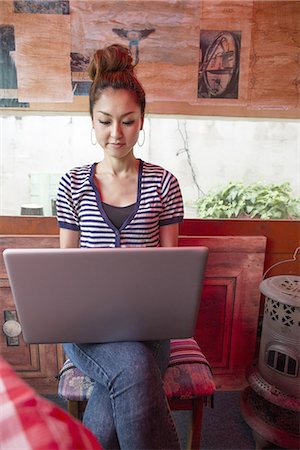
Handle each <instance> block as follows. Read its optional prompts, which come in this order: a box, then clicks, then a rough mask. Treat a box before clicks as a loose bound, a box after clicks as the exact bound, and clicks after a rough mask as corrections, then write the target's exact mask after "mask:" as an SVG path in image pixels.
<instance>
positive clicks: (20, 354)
mask: <svg viewBox="0 0 300 450" xmlns="http://www.w3.org/2000/svg"><path fill="white" fill-rule="evenodd" d="M179 244H180V245H181V246H198V245H204V246H207V247H208V248H209V258H208V265H207V270H206V275H205V285H204V290H203V295H202V299H201V304H200V311H199V316H198V320H197V325H196V331H195V338H196V339H197V341H198V342H199V344H200V345H201V347H202V349H203V351H204V352H205V354H206V355H207V357H208V359H209V361H210V363H211V366H212V369H213V373H214V379H215V382H216V385H217V387H218V389H222V390H232V389H241V388H242V387H244V386H245V385H246V378H245V371H246V369H247V368H248V367H249V366H250V365H251V363H252V361H253V358H254V353H255V345H256V331H257V322H258V314H259V302H260V300H259V297H260V295H259V288H258V286H259V281H260V279H261V275H262V270H263V262H264V251H265V244H266V239H265V238H264V237H261V236H259V237H255V236H252V237H242V236H238V237H234V236H229V237H226V236H221V237H216V236H215V237H214V236H211V237H203V238H201V237H197V238H195V237H181V238H180V242H179ZM57 246H58V237H57V236H55V235H52V236H42V235H41V236H39V235H35V236H30V235H27V236H25V235H15V236H13V235H7V236H4V235H2V236H0V253H1V257H0V279H1V280H2V281H1V283H2V284H0V294H1V314H2V317H3V310H5V309H9V310H13V309H15V308H14V304H13V299H12V295H11V292H10V289H9V286H8V280H7V275H6V271H5V267H4V262H3V257H2V252H3V250H4V249H5V248H26V247H50V248H51V247H57ZM199 301H200V299H199ZM2 320H3V319H2ZM2 325H3V323H2V324H1V326H2ZM0 352H1V354H3V355H4V357H5V358H6V359H7V360H8V361H9V362H10V363H11V364H12V365H13V367H14V368H15V369H16V370H17V371H19V372H20V374H21V375H22V376H24V378H26V380H27V381H28V382H29V383H30V384H31V385H32V386H34V387H35V388H36V389H37V390H38V391H39V392H43V393H55V392H56V389H57V380H56V379H55V375H56V374H57V372H58V370H59V368H60V366H61V365H62V360H63V352H62V347H61V346H60V345H53V344H52V345H51V344H49V345H27V344H25V343H24V341H23V339H22V338H20V342H19V345H16V346H8V345H7V342H6V337H5V335H4V334H3V333H2V334H0Z"/></svg>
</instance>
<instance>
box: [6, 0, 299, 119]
mask: <svg viewBox="0 0 300 450" xmlns="http://www.w3.org/2000/svg"><path fill="white" fill-rule="evenodd" d="M24 3H26V2H22V1H21V0H20V1H18V2H13V1H12V0H6V1H3V2H0V17H1V20H0V38H1V40H2V43H3V46H2V52H4V53H3V55H2V56H3V57H4V56H5V58H4V59H2V61H4V60H5V61H6V62H5V63H2V66H0V107H1V106H2V109H3V110H7V108H8V109H15V108H17V109H20V108H21V109H22V110H34V111H36V110H49V111H87V110H88V104H87V103H88V102H87V95H86V93H87V87H88V82H89V80H88V78H87V74H86V67H87V64H88V61H89V58H90V57H91V55H92V54H93V52H94V51H95V50H96V49H97V48H98V47H99V46H103V45H106V44H111V43H115V42H117V43H121V44H124V45H127V46H128V47H131V50H132V53H133V55H134V58H135V59H139V63H138V65H137V74H138V76H139V77H140V79H141V81H142V83H143V84H144V86H145V89H146V92H147V94H148V112H149V113H155V114H157V113H158V114H191V115H194V114H196V115H219V116H250V117H251V116H255V117H285V118H299V117H300V100H299V99H300V95H299V94H300V92H299V89H300V88H299V86H300V83H299V40H300V26H299V23H300V2H298V1H289V0H266V1H263V0H241V1H237V0H231V1H230V0H214V1H211V0H202V1H201V0H185V1H184V2H183V1H179V0H174V1H172V2H170V1H166V0H156V1H152V0H143V2H140V1H138V0H130V1H118V0H117V1H114V2H111V1H107V0H98V1H97V2H95V1H92V0H86V1H84V2H82V1H78V0H69V2H59V1H58V2H55V4H56V5H58V6H57V10H53V8H52V9H51V8H50V9H49V8H48V9H47V8H46V7H45V8H44V9H43V10H38V9H37V8H35V9H32V10H30V9H29V10H27V9H26V8H25V6H24ZM43 3H47V2H43ZM60 3H61V5H64V8H63V7H62V6H61V7H60ZM16 4H17V5H18V8H16V6H15V5H16ZM22 4H23V6H22ZM49 4H51V2H49ZM52 4H53V2H52ZM141 5H142V6H141ZM66 6H67V7H66ZM27 8H28V7H27ZM7 27H8V28H7ZM9 27H10V28H9ZM221 32H226V33H228V32H229V33H231V35H232V36H234V39H235V40H236V43H237V48H235V47H234V43H233V41H231V38H229V39H226V36H225V38H224V36H223V38H224V39H225V40H224V39H223V40H221V41H219V44H218V45H217V44H216V46H215V47H214V45H213V42H216V38H217V36H218V35H219V34H220V33H221ZM227 37H228V35H227ZM62 39H63V43H64V45H63V46H62ZM214 40H215V41H214ZM4 44H5V45H4ZM62 48H63V49H64V51H63V52H62ZM209 49H210V51H208V50H209ZM235 51H236V54H235ZM218 54H219V56H218ZM220 54H221V56H220ZM212 55H213V56H216V58H215V59H212V60H210V62H209V59H210V56H212ZM213 61H214V62H215V65H213ZM235 65H236V67H237V69H238V70H236V71H235V72H234V67H235ZM8 66H9V69H10V73H11V79H10V80H8V79H7V77H6V75H5V74H7V68H8ZM37 69H38V70H37ZM208 69H211V70H210V71H209V70H208ZM213 69H216V71H215V72H214V70H213ZM219 69H221V72H220V70H219ZM218 70H219V72H218ZM226 70H227V75H226ZM199 71H200V72H201V75H200V74H199ZM230 71H231V73H233V72H234V73H235V76H234V77H233V81H232V83H233V84H234V86H235V87H232V86H231V89H229V90H228V91H225V93H224V95H223V97H215V96H210V97H209V98H206V97H205V95H204V96H203V95H202V94H200V93H199V90H198V87H199V85H200V84H201V83H202V84H203V83H204V81H203V77H202V75H203V74H204V75H205V77H204V79H206V82H205V83H206V84H207V85H210V86H215V89H216V90H219V91H221V87H222V86H223V85H225V84H226V83H227V82H228V81H229V80H228V73H229V72H230ZM229 78H230V77H229ZM208 80H210V81H208ZM200 81H201V83H200ZM205 83H204V84H205ZM73 94H74V95H73Z"/></svg>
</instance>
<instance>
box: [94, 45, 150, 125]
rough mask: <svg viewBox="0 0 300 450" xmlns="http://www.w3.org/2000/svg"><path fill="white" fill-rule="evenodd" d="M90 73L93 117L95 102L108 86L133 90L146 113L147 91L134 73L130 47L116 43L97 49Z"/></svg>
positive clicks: (142, 111) (142, 110)
mask: <svg viewBox="0 0 300 450" xmlns="http://www.w3.org/2000/svg"><path fill="white" fill-rule="evenodd" d="M88 74H89V76H90V78H91V80H92V85H91V87H90V92H89V99H90V114H91V117H93V108H94V105H95V103H96V102H97V101H98V100H99V98H100V96H101V94H102V92H103V91H104V90H105V89H106V88H108V87H111V88H112V89H125V90H127V91H130V92H132V93H133V94H134V95H135V98H136V102H137V104H138V105H139V106H140V108H141V113H142V115H144V112H145V105H146V100H145V91H144V89H143V87H142V85H141V84H140V82H139V81H138V79H137V78H136V76H135V74H134V67H133V65H132V57H131V54H130V51H129V50H128V48H126V47H123V46H122V45H119V44H114V45H110V46H109V47H105V48H103V49H99V50H97V51H96V52H95V54H94V56H93V59H92V60H91V62H90V65H89V67H88Z"/></svg>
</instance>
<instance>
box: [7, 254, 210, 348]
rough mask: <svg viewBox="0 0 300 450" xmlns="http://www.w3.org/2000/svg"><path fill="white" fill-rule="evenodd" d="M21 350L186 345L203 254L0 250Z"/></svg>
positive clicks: (196, 305) (195, 308) (191, 330)
mask: <svg viewBox="0 0 300 450" xmlns="http://www.w3.org/2000/svg"><path fill="white" fill-rule="evenodd" d="M3 255H4V262H5V266H6V269H7V273H8V277H9V281H10V285H11V289H12V294H13V298H14V301H15V305H16V310H17V313H18V317H19V321H20V324H21V327H22V332H23V337H24V340H25V342H27V343H59V342H75V343H83V342H85V343H88V342H89V343H92V342H93V343H96V342H112V341H137V340H138V341H143V340H156V339H168V338H174V339H175V338H187V337H191V336H192V335H193V333H194V330H195V326H196V321H197V315H198V310H199V305H200V299H201V292H202V283H203V278H204V273H205V267H206V262H207V256H208V249H207V248H206V247H176V248H173V247H172V248H170V247H159V248H93V249H81V248H76V249H53V248H52V249H46V248H45V249H6V250H5V251H4V253H3Z"/></svg>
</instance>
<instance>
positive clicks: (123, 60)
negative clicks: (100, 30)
mask: <svg viewBox="0 0 300 450" xmlns="http://www.w3.org/2000/svg"><path fill="white" fill-rule="evenodd" d="M124 70H128V71H129V72H133V65H132V57H131V54H130V51H129V50H128V48H127V47H123V46H122V45H119V44H114V45H110V46H109V47H106V48H104V49H99V50H97V51H96V52H95V54H94V56H93V58H92V60H91V62H90V65H89V67H88V74H89V76H90V78H91V80H92V81H95V80H97V79H98V77H102V76H103V75H104V74H105V73H109V72H122V71H124Z"/></svg>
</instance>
